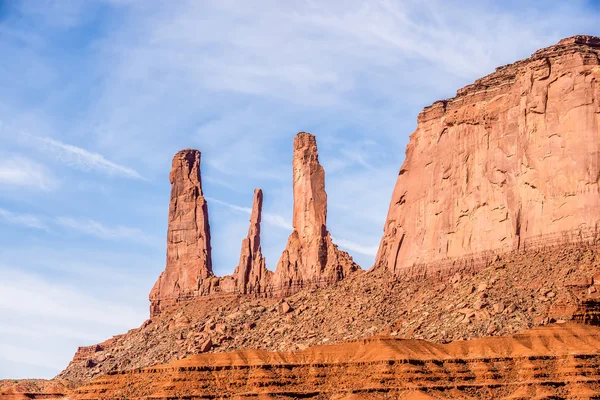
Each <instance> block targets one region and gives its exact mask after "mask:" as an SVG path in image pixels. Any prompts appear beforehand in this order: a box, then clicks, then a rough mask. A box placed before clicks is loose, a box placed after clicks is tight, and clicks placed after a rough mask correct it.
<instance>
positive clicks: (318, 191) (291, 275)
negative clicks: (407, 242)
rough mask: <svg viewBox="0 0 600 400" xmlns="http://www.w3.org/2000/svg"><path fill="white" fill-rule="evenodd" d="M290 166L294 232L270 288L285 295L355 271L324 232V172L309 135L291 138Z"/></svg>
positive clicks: (347, 256) (325, 225) (302, 134)
mask: <svg viewBox="0 0 600 400" xmlns="http://www.w3.org/2000/svg"><path fill="white" fill-rule="evenodd" d="M292 164H293V171H294V172H293V182H294V185H293V186H294V214H293V227H294V231H293V232H292V234H291V235H290V237H289V239H288V242H287V246H286V248H285V250H284V251H283V254H282V255H281V258H280V259H279V263H278V264H277V269H276V270H275V276H274V277H273V282H274V284H273V286H274V289H275V290H276V291H281V292H282V294H286V295H287V294H291V293H294V292H296V291H298V290H299V289H300V288H302V287H307V286H322V285H326V284H330V283H332V282H336V281H338V280H341V279H343V278H344V277H345V276H347V275H348V274H349V273H351V272H353V271H356V270H357V269H359V267H358V265H356V264H355V263H354V262H353V261H352V258H351V257H350V256H349V255H348V253H346V252H345V251H342V250H339V249H338V248H337V246H336V245H334V244H333V242H332V240H331V235H330V234H329V232H328V231H327V193H326V192H325V171H324V169H323V167H322V166H321V164H319V153H318V151H317V141H316V139H315V137H314V136H313V135H311V134H310V133H306V132H300V133H299V134H298V135H297V136H296V138H295V139H294V158H293V161H292Z"/></svg>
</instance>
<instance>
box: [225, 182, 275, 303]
mask: <svg viewBox="0 0 600 400" xmlns="http://www.w3.org/2000/svg"><path fill="white" fill-rule="evenodd" d="M262 204H263V192H262V190H261V189H256V190H255V191H254V201H253V203H252V212H251V214H250V228H248V237H246V238H245V239H244V240H242V250H241V253H240V263H239V264H238V266H237V268H236V269H235V272H234V273H233V275H234V276H235V277H236V282H237V290H238V293H243V294H258V293H263V292H264V291H265V289H266V286H267V284H268V280H269V279H270V276H271V272H270V271H267V268H266V266H265V258H264V257H263V255H262V251H261V247H260V220H261V216H262Z"/></svg>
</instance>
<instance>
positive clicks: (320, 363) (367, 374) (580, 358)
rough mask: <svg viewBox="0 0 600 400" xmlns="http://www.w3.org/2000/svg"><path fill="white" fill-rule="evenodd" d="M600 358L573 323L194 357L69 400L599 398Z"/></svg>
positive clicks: (593, 332)
mask: <svg viewBox="0 0 600 400" xmlns="http://www.w3.org/2000/svg"><path fill="white" fill-rule="evenodd" d="M599 348H600V328H598V327H592V326H588V325H581V324H574V323H568V324H562V325H549V326H546V327H543V328H538V329H533V330H529V331H526V332H523V333H521V334H518V335H513V336H510V337H496V338H484V339H476V340H471V341H464V342H454V343H450V344H445V345H444V344H434V343H429V342H425V341H417V340H401V339H394V338H374V339H369V340H362V341H355V342H349V343H342V344H338V345H331V346H317V347H314V348H310V349H307V350H305V351H301V352H296V353H289V352H288V353H269V352H264V351H239V352H233V353H226V354H207V355H199V356H192V357H189V358H187V359H184V360H181V361H176V362H173V363H170V364H167V365H163V366H156V367H150V368H146V369H143V370H137V371H131V372H124V373H114V374H109V375H107V376H103V377H100V378H98V379H96V380H94V381H93V382H91V383H89V384H87V385H84V386H82V387H80V388H79V389H77V390H76V391H75V394H74V397H75V398H77V399H89V400H91V399H109V398H121V397H127V398H131V399H133V398H142V397H143V398H145V397H150V398H161V399H178V398H186V399H190V398H228V397H235V396H258V395H271V396H279V397H284V398H307V397H310V398H330V397H331V396H333V395H344V394H366V393H376V394H381V395H383V394H400V393H406V392H410V391H419V392H422V393H429V394H431V395H433V394H436V393H437V394H442V395H443V394H448V393H449V392H451V393H452V395H453V396H454V397H456V396H457V395H458V394H460V393H462V396H467V395H470V396H473V397H475V398H490V397H489V396H490V395H491V396H492V397H494V398H502V397H505V396H507V395H510V394H514V393H516V392H518V391H523V390H527V391H531V390H534V391H537V390H546V391H548V392H549V394H550V395H560V394H571V395H577V394H581V393H582V390H583V389H582V386H583V387H584V388H585V390H586V391H587V393H594V394H595V395H600V354H599V353H598V349H599ZM462 396H460V397H462Z"/></svg>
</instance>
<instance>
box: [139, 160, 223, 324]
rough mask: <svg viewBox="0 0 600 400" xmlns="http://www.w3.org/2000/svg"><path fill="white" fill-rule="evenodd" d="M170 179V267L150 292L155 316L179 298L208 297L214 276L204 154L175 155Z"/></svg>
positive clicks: (168, 244)
mask: <svg viewBox="0 0 600 400" xmlns="http://www.w3.org/2000/svg"><path fill="white" fill-rule="evenodd" d="M169 180H170V181H171V202H170V204H169V224H168V231H167V265H166V268H165V270H164V271H163V273H162V274H161V275H160V277H159V278H158V280H157V281H156V283H155V284H154V287H153V288H152V291H151V292H150V302H151V305H150V314H151V315H154V314H156V313H158V312H160V311H161V310H162V309H163V308H164V307H166V306H169V305H172V304H174V303H175V302H177V301H178V300H179V299H184V298H190V297H195V296H198V295H203V294H208V293H209V291H210V280H209V278H210V277H212V276H213V272H212V259H211V246H210V225H209V223H208V206H207V203H206V200H205V198H204V194H203V193H202V178H201V176H200V152H199V151H198V150H192V149H186V150H181V151H180V152H178V153H177V154H175V157H173V164H172V168H171V173H170V175H169Z"/></svg>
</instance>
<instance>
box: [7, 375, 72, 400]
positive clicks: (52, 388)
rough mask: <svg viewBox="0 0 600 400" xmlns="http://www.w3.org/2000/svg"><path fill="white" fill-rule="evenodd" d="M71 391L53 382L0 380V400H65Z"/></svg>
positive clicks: (61, 383)
mask: <svg viewBox="0 0 600 400" xmlns="http://www.w3.org/2000/svg"><path fill="white" fill-rule="evenodd" d="M67 386H69V387H67ZM71 389H72V387H70V385H65V384H64V382H60V381H55V380H45V379H20V380H14V379H6V380H0V400H30V399H65V398H66V396H67V395H68V394H69V393H70V392H71Z"/></svg>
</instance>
